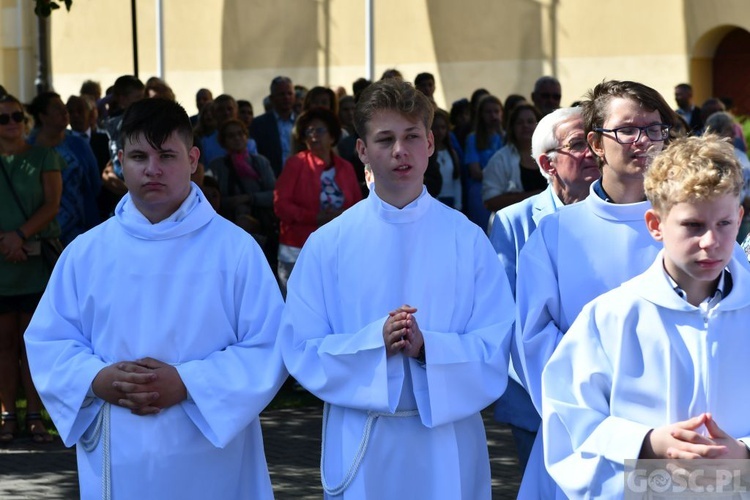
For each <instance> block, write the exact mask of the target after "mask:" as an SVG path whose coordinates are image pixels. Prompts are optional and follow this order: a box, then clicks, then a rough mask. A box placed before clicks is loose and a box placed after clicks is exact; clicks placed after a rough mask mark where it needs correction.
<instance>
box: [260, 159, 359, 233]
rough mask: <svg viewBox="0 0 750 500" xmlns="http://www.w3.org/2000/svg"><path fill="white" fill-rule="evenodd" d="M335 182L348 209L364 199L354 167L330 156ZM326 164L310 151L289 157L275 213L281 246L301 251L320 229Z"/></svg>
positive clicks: (278, 188) (276, 192) (277, 191)
mask: <svg viewBox="0 0 750 500" xmlns="http://www.w3.org/2000/svg"><path fill="white" fill-rule="evenodd" d="M331 157H332V158H333V168H335V169H336V175H335V176H334V179H335V181H336V185H338V187H339V189H341V192H342V193H343V194H344V205H343V207H342V208H344V209H347V208H349V207H351V206H352V205H354V204H355V203H357V202H358V201H360V200H361V199H362V191H361V190H360V188H359V183H358V181H357V175H356V174H355V173H354V167H352V164H351V163H349V162H348V161H346V160H344V159H343V158H341V157H340V156H336V155H335V154H333V153H331ZM326 166H327V165H326V164H325V162H324V161H323V160H321V159H320V158H318V157H317V156H315V155H314V154H312V153H311V152H310V151H302V152H300V153H297V154H296V155H294V156H290V157H289V159H287V161H286V163H285V164H284V168H283V169H282V171H281V175H279V178H278V179H277V180H276V189H275V190H274V192H273V209H274V211H275V212H276V215H277V216H278V218H279V231H280V232H279V243H281V244H282V245H289V246H292V247H297V248H302V245H304V244H305V241H307V238H308V237H309V236H310V234H312V232H313V231H315V230H316V229H318V221H317V219H318V213H319V212H320V175H321V174H322V173H323V171H324V170H325V169H326Z"/></svg>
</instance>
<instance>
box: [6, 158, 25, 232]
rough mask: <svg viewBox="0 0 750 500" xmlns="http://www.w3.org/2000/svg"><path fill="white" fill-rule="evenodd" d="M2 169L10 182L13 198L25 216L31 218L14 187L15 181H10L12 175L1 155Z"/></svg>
mask: <svg viewBox="0 0 750 500" xmlns="http://www.w3.org/2000/svg"><path fill="white" fill-rule="evenodd" d="M0 170H2V171H3V177H5V182H7V183H8V187H9V188H10V193H11V194H12V195H13V199H14V200H16V205H18V208H19V209H20V210H21V214H22V215H23V218H24V219H26V220H29V215H28V214H27V213H26V210H24V208H23V205H22V204H21V199H20V198H19V197H18V193H16V189H15V188H14V187H13V183H12V182H11V181H10V175H8V172H7V171H6V170H5V162H4V161H3V159H2V157H0Z"/></svg>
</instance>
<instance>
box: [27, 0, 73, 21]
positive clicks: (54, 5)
mask: <svg viewBox="0 0 750 500" xmlns="http://www.w3.org/2000/svg"><path fill="white" fill-rule="evenodd" d="M34 2H35V3H36V7H34V14H36V15H37V16H39V17H49V16H50V14H52V11H53V10H57V9H59V8H60V4H59V3H58V2H56V1H55V0H34ZM62 3H64V4H65V10H68V11H69V10H70V6H71V5H73V0H63V1H62Z"/></svg>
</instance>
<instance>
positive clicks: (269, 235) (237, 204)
mask: <svg viewBox="0 0 750 500" xmlns="http://www.w3.org/2000/svg"><path fill="white" fill-rule="evenodd" d="M247 139H248V133H247V128H245V124H244V123H242V121H241V120H239V119H236V118H230V119H229V120H227V121H225V122H224V123H222V124H221V126H220V127H219V145H220V146H221V147H222V148H224V149H226V150H227V154H226V155H225V156H222V157H220V158H216V159H214V160H213V161H212V162H211V163H210V164H209V165H208V172H209V175H211V176H213V177H214V178H215V179H216V181H217V183H218V185H219V193H220V194H221V213H222V215H223V216H224V217H226V218H227V219H229V220H231V221H234V222H235V223H236V224H237V225H238V226H240V227H242V228H243V229H245V230H246V231H247V232H249V233H250V234H252V235H253V236H254V237H255V239H256V240H257V241H258V243H259V244H260V245H261V247H262V248H263V249H264V251H266V249H268V248H270V247H271V246H272V241H273V240H275V233H276V217H275V216H274V213H273V189H274V187H275V185H276V177H275V176H274V174H273V170H272V169H271V164H270V163H269V162H268V160H267V159H266V158H265V157H263V156H260V155H255V154H250V153H249V152H248V151H247ZM274 250H275V247H274ZM266 257H268V255H266Z"/></svg>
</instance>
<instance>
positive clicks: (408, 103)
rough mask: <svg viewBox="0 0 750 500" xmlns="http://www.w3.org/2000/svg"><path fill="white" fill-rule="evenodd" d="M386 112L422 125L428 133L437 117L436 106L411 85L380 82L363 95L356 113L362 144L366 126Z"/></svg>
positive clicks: (398, 80)
mask: <svg viewBox="0 0 750 500" xmlns="http://www.w3.org/2000/svg"><path fill="white" fill-rule="evenodd" d="M386 110H390V111H395V112H397V113H400V114H402V115H406V116H408V117H409V118H411V119H413V120H419V121H421V122H422V123H424V127H425V130H427V131H429V130H430V128H431V127H432V118H433V116H434V114H435V106H434V105H433V104H432V103H431V102H430V100H429V99H428V98H427V96H426V95H424V94H423V93H422V92H420V91H418V90H417V89H416V88H414V86H413V85H412V84H411V83H408V82H405V81H403V80H400V79H398V78H386V79H385V80H380V81H377V82H375V83H373V84H372V85H370V86H369V87H367V88H366V89H365V90H364V91H363V92H362V95H361V96H360V98H359V102H358V103H357V107H356V108H355V109H354V128H355V129H356V130H357V134H358V135H359V136H360V137H361V138H362V140H366V137H367V124H368V123H369V122H370V120H372V117H373V116H374V115H375V113H377V112H378V111H386Z"/></svg>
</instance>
